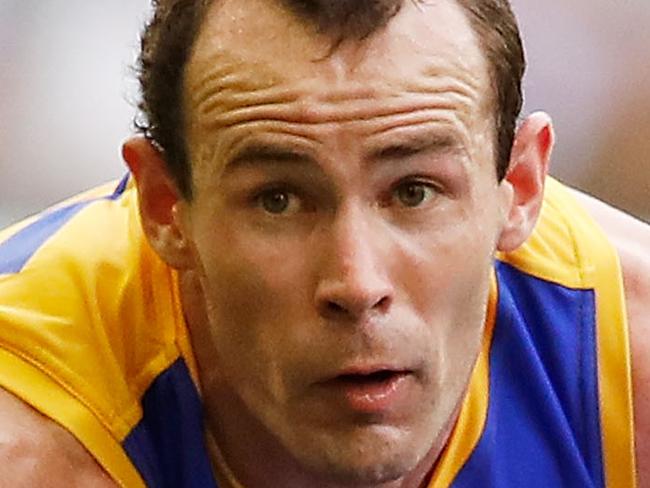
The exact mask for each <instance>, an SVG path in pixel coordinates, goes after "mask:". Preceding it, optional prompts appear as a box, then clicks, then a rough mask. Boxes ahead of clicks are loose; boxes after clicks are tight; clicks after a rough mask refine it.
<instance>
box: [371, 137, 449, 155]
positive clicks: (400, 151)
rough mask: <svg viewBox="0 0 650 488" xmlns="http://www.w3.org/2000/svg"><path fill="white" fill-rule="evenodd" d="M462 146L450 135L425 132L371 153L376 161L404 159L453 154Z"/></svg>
mask: <svg viewBox="0 0 650 488" xmlns="http://www.w3.org/2000/svg"><path fill="white" fill-rule="evenodd" d="M461 149H462V144H461V143H460V141H459V140H458V139H457V138H456V137H454V136H453V135H450V134H440V133H435V134H432V133H430V132H425V133H421V134H414V135H408V136H405V137H404V138H403V139H402V140H401V141H400V142H397V143H394V144H389V145H387V146H384V147H380V148H378V149H375V150H373V151H371V153H370V157H371V159H372V160H375V161H382V160H394V159H403V158H406V157H409V156H414V155H416V154H421V153H425V152H426V153H437V154H445V153H453V152H457V151H460V150H461Z"/></svg>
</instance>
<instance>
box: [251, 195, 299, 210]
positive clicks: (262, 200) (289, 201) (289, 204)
mask: <svg viewBox="0 0 650 488" xmlns="http://www.w3.org/2000/svg"><path fill="white" fill-rule="evenodd" d="M257 202H258V204H259V205H260V206H261V207H262V208H263V209H264V211H265V212H268V213H270V214H273V215H283V214H289V213H295V212H297V211H298V210H299V209H300V202H299V199H298V197H297V196H296V195H295V194H294V193H292V192H290V191H287V190H280V189H272V190H265V191H263V192H262V193H260V195H258V197H257Z"/></svg>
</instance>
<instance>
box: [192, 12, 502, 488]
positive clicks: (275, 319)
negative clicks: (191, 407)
mask: <svg viewBox="0 0 650 488" xmlns="http://www.w3.org/2000/svg"><path fill="white" fill-rule="evenodd" d="M330 48H331V40H330V39H328V38H325V37H319V36H318V35H316V34H314V33H313V32H312V28H311V27H309V26H306V25H304V24H302V23H300V22H299V21H297V20H295V19H294V18H293V17H292V16H291V14H289V13H288V12H286V11H284V10H282V9H281V8H280V7H279V6H277V5H275V4H273V2H268V1H264V0H252V1H248V2H238V1H236V0H225V1H224V2H219V5H218V6H216V7H213V9H212V11H211V12H210V13H209V15H208V17H207V20H206V23H205V25H204V27H203V29H202V32H201V34H200V36H199V39H198V41H197V45H196V47H195V50H194V53H193V57H192V59H191V62H190V65H189V67H188V72H187V77H186V90H187V92H186V93H187V100H186V110H187V113H188V114H189V121H190V122H189V123H188V128H187V130H188V143H189V148H190V154H191V159H192V165H193V184H194V187H195V198H194V200H193V201H192V203H191V204H190V207H189V210H188V217H187V219H186V221H187V233H188V235H189V237H190V240H191V241H192V243H193V246H194V249H195V256H196V271H197V273H198V275H199V276H200V281H201V285H202V288H203V292H204V297H205V302H206V305H207V316H208V319H209V320H208V322H209V323H207V324H202V326H201V327H202V328H201V330H200V331H197V330H194V331H192V333H193V335H194V337H195V348H196V350H197V355H198V360H199V364H200V368H201V372H202V380H203V388H204V392H205V396H206V399H207V406H208V414H209V415H216V417H218V418H219V419H220V420H221V424H222V425H221V430H222V431H223V432H224V434H223V438H224V439H226V440H225V441H224V442H226V443H227V442H229V441H228V440H227V439H228V438H230V439H232V438H233V437H232V436H230V435H229V433H228V429H229V428H230V427H229V426H237V429H239V430H240V431H242V432H246V433H247V435H250V436H251V437H249V438H247V439H246V442H248V443H249V445H255V443H256V442H257V440H258V438H259V441H260V442H271V444H273V443H276V445H277V449H278V451H279V452H282V453H284V455H286V456H287V457H288V458H291V459H293V460H294V461H295V463H296V464H297V465H298V466H300V467H301V469H304V470H305V471H306V472H310V473H313V474H315V475H319V476H322V477H324V478H328V477H329V478H331V479H332V480H339V481H357V482H378V481H382V480H389V479H397V478H399V477H401V476H403V475H404V474H405V473H406V472H408V471H409V470H410V469H412V468H413V467H414V466H415V465H416V464H417V463H418V462H419V461H420V460H422V459H423V457H424V456H425V455H426V454H427V453H428V452H429V451H430V450H431V449H439V448H440V444H441V443H442V442H444V441H445V439H444V435H445V434H446V432H447V431H448V430H447V429H448V427H449V426H450V423H451V422H453V421H454V417H453V415H454V412H455V411H456V409H457V406H458V405H459V403H460V401H461V400H462V397H463V393H464V390H465V388H466V385H467V382H468V379H469V376H470V373H471V369H472V366H473V363H474V361H475V359H476V356H477V353H478V349H479V346H480V341H481V337H482V330H483V323H484V316H485V309H486V301H487V295H488V287H489V277H490V269H491V260H492V256H493V253H494V250H495V246H496V242H497V240H498V237H499V233H500V230H501V226H502V221H503V213H504V208H503V207H504V206H505V204H504V202H505V201H506V200H507V199H506V198H504V196H503V191H502V189H501V187H500V186H499V185H498V184H497V181H496V177H495V169H494V158H493V146H492V140H493V130H494V129H493V122H492V120H493V119H492V117H491V113H492V112H491V110H492V107H491V103H490V97H489V93H490V91H489V90H490V88H489V81H488V76H487V67H486V62H485V60H484V59H483V56H482V54H481V52H480V49H479V47H478V44H477V41H476V39H475V38H474V35H473V32H472V30H471V29H470V27H469V25H468V22H467V20H466V18H465V17H464V15H463V13H462V12H461V10H460V9H459V8H458V7H457V6H456V5H455V4H454V3H452V2H446V1H441V2H435V3H431V5H426V4H423V5H420V8H417V7H416V6H414V5H413V4H412V2H405V4H404V7H403V9H402V11H401V12H400V13H399V14H398V16H397V17H396V18H394V19H393V20H392V21H391V23H390V24H389V26H388V28H387V29H385V30H383V31H381V32H380V33H379V34H376V35H375V36H373V37H371V38H370V39H369V40H367V41H364V42H362V43H361V42H349V43H343V44H342V45H341V46H340V48H338V49H337V50H336V51H334V52H333V53H331V55H329V56H328V54H329V53H330ZM197 337H201V340H200V341H197V339H196V338H197ZM229 405H237V408H230V407H229ZM215 411H216V412H215ZM232 428H233V429H234V428H235V427H232ZM262 439H264V441H262ZM269 440H270V441H269Z"/></svg>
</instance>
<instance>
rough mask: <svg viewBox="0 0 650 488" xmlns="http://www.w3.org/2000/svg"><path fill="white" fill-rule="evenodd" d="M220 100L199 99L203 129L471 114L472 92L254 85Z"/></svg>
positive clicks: (439, 88)
mask: <svg viewBox="0 0 650 488" xmlns="http://www.w3.org/2000/svg"><path fill="white" fill-rule="evenodd" d="M221 96H223V99H224V101H223V102H220V101H217V100H212V101H210V103H209V104H208V102H207V101H206V102H204V106H203V109H202V110H201V111H200V113H201V115H202V117H201V123H200V125H201V127H202V128H204V129H206V130H215V129H220V128H227V127H232V126H235V125H240V124H246V123H253V122H272V121H274V122H288V123H301V124H306V125H317V124H327V123H353V122H357V121H358V122H364V121H372V120H377V119H382V118H387V117H399V116H408V115H409V114H411V113H413V112H421V111H424V110H427V111H429V112H433V111H436V110H437V111H451V112H458V113H459V114H460V115H462V117H463V118H469V117H470V116H471V114H472V106H473V103H472V102H473V97H472V96H471V95H470V94H468V93H467V92H466V91H463V90H461V89H459V88H458V87H454V86H450V87H447V86H445V87H437V88H436V89H435V90H434V89H433V87H432V86H427V87H424V86H418V87H416V91H411V92H403V93H396V94H393V95H390V96H387V97H385V96H384V97H380V98H362V97H359V98H357V97H354V96H352V97H346V96H344V95H342V94H331V93H330V94H324V95H320V96H314V95H313V94H312V95H309V94H308V93H305V92H301V91H298V90H296V91H288V90H280V91H279V92H276V91H275V90H268V91H265V90H260V91H259V92H253V93H245V94H236V95H235V94H222V95H221Z"/></svg>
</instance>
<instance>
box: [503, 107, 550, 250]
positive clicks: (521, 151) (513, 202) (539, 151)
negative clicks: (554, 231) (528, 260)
mask: <svg viewBox="0 0 650 488" xmlns="http://www.w3.org/2000/svg"><path fill="white" fill-rule="evenodd" d="M554 143H555V134H554V132H553V124H552V122H551V118H550V117H549V116H548V115H547V114H545V113H542V112H536V113H534V114H532V115H530V116H529V117H528V118H527V119H526V120H525V121H524V123H523V124H522V125H521V126H520V127H519V129H518V130H517V133H516V135H515V142H514V144H513V147H512V153H511V156H510V165H509V168H508V172H507V174H506V176H505V178H504V180H503V181H502V182H501V183H500V186H501V187H502V189H501V190H502V191H503V192H504V193H505V194H507V195H508V196H509V198H506V199H505V203H504V209H503V210H504V212H503V216H504V226H503V229H502V231H501V234H500V236H499V240H498V242H497V248H498V249H499V251H504V252H508V251H513V250H515V249H517V248H518V247H519V246H521V245H522V244H523V243H524V242H525V241H526V239H528V237H529V236H530V234H531V233H532V232H533V229H534V228H535V224H536V223H537V218H538V217H539V213H540V211H541V208H542V202H543V200H544V183H545V181H546V175H547V174H548V167H549V162H550V158H551V152H552V150H553V145H554Z"/></svg>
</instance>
